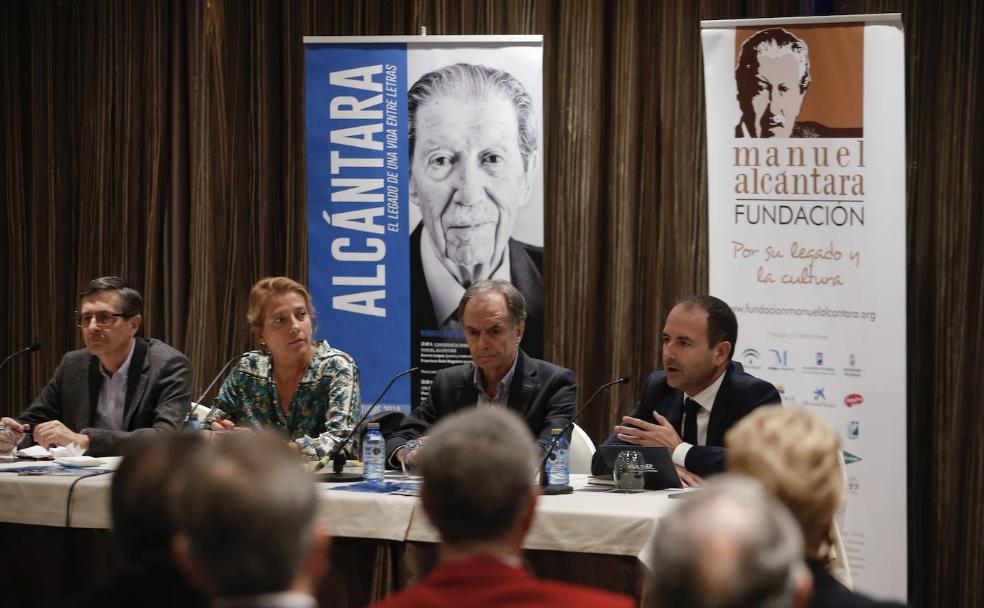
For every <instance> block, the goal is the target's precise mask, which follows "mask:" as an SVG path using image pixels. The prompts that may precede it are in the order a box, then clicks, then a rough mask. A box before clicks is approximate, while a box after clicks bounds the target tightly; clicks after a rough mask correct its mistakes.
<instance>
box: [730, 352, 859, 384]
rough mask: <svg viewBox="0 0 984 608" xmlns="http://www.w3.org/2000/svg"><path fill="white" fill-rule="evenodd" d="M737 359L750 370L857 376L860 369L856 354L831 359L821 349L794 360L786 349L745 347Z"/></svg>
mask: <svg viewBox="0 0 984 608" xmlns="http://www.w3.org/2000/svg"><path fill="white" fill-rule="evenodd" d="M739 361H741V364H742V365H743V366H745V368H746V369H750V370H756V369H768V370H772V371H782V372H795V371H801V372H803V373H805V374H814V375H818V376H836V375H837V374H838V373H840V374H841V375H843V376H848V377H851V378H859V377H860V376H861V371H862V370H861V367H860V366H859V365H858V358H857V355H855V354H854V353H849V354H848V355H847V357H846V358H843V359H840V360H837V361H832V360H830V358H829V357H827V355H826V354H825V353H824V352H823V351H814V352H813V353H812V357H804V358H803V359H802V360H795V359H794V358H793V357H790V354H789V351H788V350H783V349H778V348H769V349H763V350H759V349H757V348H746V349H745V350H743V351H742V352H741V356H740V357H739Z"/></svg>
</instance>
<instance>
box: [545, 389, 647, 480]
mask: <svg viewBox="0 0 984 608" xmlns="http://www.w3.org/2000/svg"><path fill="white" fill-rule="evenodd" d="M628 382H629V378H628V376H622V377H621V378H617V379H615V380H612V381H611V382H608V383H606V384H602V385H601V386H599V387H598V390H596V391H595V392H594V393H593V394H592V395H591V396H590V397H588V400H587V401H585V402H584V405H582V406H581V407H580V408H578V410H577V411H576V412H574V416H573V417H572V418H571V421H570V422H568V423H567V426H565V427H564V430H563V431H561V432H560V433H559V434H557V435H554V438H553V441H551V442H550V447H549V448H547V453H546V454H544V455H543V460H542V461H541V462H540V492H541V493H542V494H547V495H552V494H571V493H572V492H574V488H572V487H571V486H554V485H548V484H547V461H548V460H550V456H551V454H553V451H554V448H555V447H556V446H557V442H558V441H560V438H561V437H563V436H564V435H566V434H567V431H568V430H570V429H571V427H573V426H574V421H576V420H577V417H578V416H580V415H581V412H583V411H584V409H585V408H586V407H588V405H590V404H591V402H592V401H594V400H595V398H596V397H598V395H600V394H601V391H603V390H605V389H606V388H608V387H610V386H614V385H616V384H628Z"/></svg>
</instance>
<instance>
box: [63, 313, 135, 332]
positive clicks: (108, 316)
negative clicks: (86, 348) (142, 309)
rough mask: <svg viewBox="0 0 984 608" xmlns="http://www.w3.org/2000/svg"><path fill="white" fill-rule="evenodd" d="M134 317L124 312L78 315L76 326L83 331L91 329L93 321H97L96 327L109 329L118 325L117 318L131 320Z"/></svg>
mask: <svg viewBox="0 0 984 608" xmlns="http://www.w3.org/2000/svg"><path fill="white" fill-rule="evenodd" d="M132 316H133V315H128V314H126V313H122V312H97V313H95V314H91V315H80V314H78V313H76V315H75V324H76V325H78V326H79V327H81V328H82V329H85V328H86V327H89V325H90V324H91V323H92V320H93V319H95V320H96V325H98V326H99V327H109V326H110V325H112V324H113V323H116V317H123V318H124V319H129V318H130V317H132Z"/></svg>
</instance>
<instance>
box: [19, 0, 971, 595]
mask: <svg viewBox="0 0 984 608" xmlns="http://www.w3.org/2000/svg"><path fill="white" fill-rule="evenodd" d="M818 6H820V7H821V8H822V7H824V6H826V7H832V8H833V10H834V12H837V13H843V14H850V13H868V12H902V13H904V19H905V25H906V31H905V35H906V78H907V95H906V109H907V116H908V120H907V126H906V128H907V155H908V175H907V192H908V204H907V213H908V216H907V217H908V234H907V237H908V249H907V253H908V259H907V262H908V275H909V276H908V285H909V295H908V300H907V302H905V303H902V302H899V303H898V305H899V306H902V305H906V306H907V311H908V320H909V323H908V339H907V341H908V352H909V357H908V361H909V374H908V377H907V382H908V426H909V429H910V430H909V459H908V469H909V479H910V482H909V505H908V509H909V530H908V534H909V564H910V565H909V575H910V576H909V581H910V582H909V588H910V593H911V597H912V600H913V603H914V604H918V605H941V606H944V605H945V606H972V605H979V604H981V603H982V602H984V579H982V577H981V576H980V573H981V572H982V571H984V442H981V441H980V440H979V438H980V437H981V436H984V407H981V406H980V405H979V403H978V402H977V399H979V398H980V396H981V395H982V394H984V371H982V369H984V355H982V352H984V293H982V286H981V284H982V282H981V281H980V280H979V276H980V274H981V269H982V268H984V246H982V240H984V238H982V237H984V234H982V232H984V211H982V208H984V205H982V194H984V170H982V168H984V143H982V142H984V137H982V135H984V118H982V116H984V114H982V112H981V111H980V107H979V106H978V103H980V102H982V101H984V91H982V87H984V78H982V69H981V65H982V58H984V57H982V53H984V5H982V3H978V2H949V3H941V2H931V1H917V0H905V1H903V0H898V1H888V0H885V1H855V2H834V1H830V2H790V1H786V2H783V1H779V0H770V1H766V0H759V1H736V0H732V1H726V0H704V1H701V2H696V1H690V0H676V1H669V0H667V1H662V2H660V1H655V0H652V1H644V0H625V1H605V0H580V1H577V0H543V1H535V0H500V1H490V0H485V1H481V0H476V1H465V0H456V1H452V0H406V1H397V0H361V1H357V0H351V1H335V2H330V1H321V2H319V1H314V0H306V1H284V2H273V1H262V0H253V1H232V0H207V1H205V0H202V1H190V0H186V1H183V2H182V1H173V2H172V1H165V0H159V1H143V2H130V1H126V0H99V1H90V2H70V1H68V0H31V1H14V2H2V3H0V67H2V74H3V78H0V83H2V84H0V86H2V95H0V133H2V140H0V141H2V148H0V154H2V166H0V176H2V181H0V192H2V196H3V200H4V209H3V219H4V223H3V225H2V226H0V234H2V236H3V241H2V244H0V254H2V255H4V260H3V264H2V265H0V288H3V289H4V290H5V294H4V296H3V297H2V298H0V317H2V321H0V331H2V334H0V351H2V353H4V354H5V353H9V352H12V351H13V350H14V349H16V348H18V347H20V346H23V345H25V344H28V343H30V342H31V341H33V340H39V341H41V342H42V343H43V345H44V349H43V350H42V352H40V353H37V354H35V355H32V356H28V357H22V358H20V359H18V360H16V361H14V362H12V364H11V365H10V366H8V367H7V368H6V369H4V370H3V372H2V375H0V397H2V405H0V412H2V413H5V414H13V413H16V412H18V411H19V410H20V409H21V408H22V407H23V406H24V404H26V403H27V402H28V401H29V399H30V398H31V396H33V395H34V394H35V393H36V392H37V391H38V390H39V389H40V387H41V386H42V385H43V383H44V382H45V381H46V380H47V378H48V377H50V375H51V374H52V372H53V371H54V369H55V366H56V365H57V363H58V360H59V358H60V357H61V355H62V354H63V353H64V352H65V351H67V350H69V349H72V348H77V347H79V346H80V339H79V337H78V334H77V332H76V331H75V330H74V328H73V327H72V326H71V316H72V311H73V310H74V309H75V307H76V305H77V302H76V293H77V292H78V289H79V288H80V287H81V285H83V284H84V283H85V281H87V280H88V279H90V278H92V277H94V276H99V275H103V274H119V275H122V276H125V277H127V278H129V279H130V280H131V281H133V282H135V283H136V284H137V285H138V286H140V288H141V289H142V291H143V293H144V297H145V299H146V311H145V325H144V333H145V335H149V336H155V337H159V338H162V339H164V340H166V341H168V342H169V343H171V344H173V345H175V346H176V347H178V348H181V349H183V350H184V351H185V352H186V353H188V355H189V357H190V358H191V359H192V361H193V362H194V365H195V374H196V375H195V386H196V388H200V387H202V386H204V384H205V383H206V382H207V381H208V380H209V378H210V377H211V376H212V375H213V374H215V373H216V372H217V371H218V368H219V366H220V365H221V364H222V362H223V360H224V359H225V358H227V357H229V356H231V355H232V354H234V353H236V352H240V351H242V350H244V349H246V348H247V347H248V345H249V343H250V341H249V335H248V332H247V330H246V326H245V321H244V319H245V307H246V295H247V292H248V289H249V286H250V285H251V284H252V282H253V281H254V280H256V279H257V278H258V277H260V276H263V275H266V274H287V275H291V276H294V277H297V278H299V279H301V280H305V279H306V249H307V243H306V237H305V167H304V141H303V131H304V114H303V112H304V107H303V82H304V77H303V48H302V43H301V37H302V36H304V35H368V34H414V33H417V31H418V28H419V26H421V25H426V26H427V27H428V31H429V33H431V34H532V33H537V34H543V35H544V38H545V47H544V49H545V62H544V71H545V73H544V86H545V88H544V92H545V98H546V115H545V118H544V120H545V130H546V145H545V160H546V167H545V176H546V192H547V203H546V210H545V215H546V234H545V241H546V250H547V259H546V272H545V275H546V277H545V278H546V281H547V284H548V299H547V308H548V310H547V319H548V326H547V348H546V352H547V356H548V358H550V359H552V360H553V361H555V362H557V363H559V364H562V365H565V366H567V367H570V368H572V369H573V370H574V371H575V372H576V373H577V375H578V378H579V381H580V384H581V387H582V392H583V393H585V396H586V393H587V392H588V391H589V390H591V389H592V388H593V387H595V386H597V385H599V384H600V383H601V382H603V381H605V380H607V379H609V378H612V377H615V376H618V375H623V374H624V375H629V376H631V377H632V384H631V385H630V386H627V387H619V388H618V389H617V390H616V391H613V393H612V394H611V395H610V396H609V397H607V400H606V401H604V402H602V403H599V404H598V405H599V406H598V407H597V408H595V409H593V411H591V412H589V413H588V414H587V417H586V418H585V420H584V421H583V425H584V426H585V428H586V429H587V430H588V432H589V433H590V434H591V435H592V436H593V437H594V438H595V439H596V440H600V439H602V438H603V437H604V436H605V435H606V434H607V431H608V429H609V428H610V426H611V424H612V423H613V422H614V421H615V420H616V419H617V417H618V416H619V415H620V414H622V413H624V412H625V411H626V410H627V408H628V407H629V404H630V402H631V400H632V399H633V398H634V395H635V393H636V391H637V390H638V389H639V387H640V386H641V382H642V380H643V379H644V378H645V375H646V374H647V373H648V372H649V371H650V370H652V369H655V368H657V367H659V365H660V361H659V345H660V339H659V336H660V332H661V328H662V322H663V319H664V317H665V315H666V313H667V311H668V310H669V308H670V307H671V305H672V303H673V302H674V300H676V299H677V298H679V297H681V296H683V295H686V294H689V293H693V292H697V291H701V290H704V289H706V286H707V271H706V268H707V262H708V261H707V217H706V187H705V180H706V174H705V160H704V159H705V143H704V122H703V121H704V100H703V83H702V65H701V59H700V46H699V26H698V23H699V21H700V20H701V19H725V18H743V17H766V16H770V17H771V16H791V15H802V14H811V13H812V12H813V11H815V10H816V9H817V7H818ZM363 373H364V374H367V373H371V370H363ZM900 380H901V379H900ZM900 532H901V531H900Z"/></svg>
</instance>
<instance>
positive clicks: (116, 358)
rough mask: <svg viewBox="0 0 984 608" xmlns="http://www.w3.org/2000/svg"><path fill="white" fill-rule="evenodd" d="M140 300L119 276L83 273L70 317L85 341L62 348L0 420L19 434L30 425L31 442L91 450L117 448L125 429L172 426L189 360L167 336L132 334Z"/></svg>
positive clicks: (185, 401) (100, 452) (180, 408)
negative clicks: (27, 397)
mask: <svg viewBox="0 0 984 608" xmlns="http://www.w3.org/2000/svg"><path fill="white" fill-rule="evenodd" d="M142 307H143V299H142V298H141V296H140V293H139V292H138V291H137V290H136V289H134V288H133V287H132V286H131V285H130V284H129V283H127V282H126V281H124V280H123V279H120V278H119V277H102V278H98V279H94V280H92V281H90V282H89V284H88V285H87V286H86V287H85V289H83V290H82V293H81V305H80V307H79V312H78V315H77V319H76V321H77V324H78V325H79V328H80V329H81V330H82V338H83V341H84V342H85V346H86V347H85V348H84V349H81V350H76V351H72V352H70V353H68V354H66V355H65V356H64V357H63V358H62V360H61V363H60V364H59V365H58V369H57V370H55V376H54V377H53V378H52V379H51V380H50V381H49V382H48V384H47V385H46V386H45V387H44V389H42V391H41V394H40V395H38V397H37V399H35V400H34V402H33V403H32V404H31V405H30V406H29V407H28V408H27V409H26V410H24V412H23V413H22V414H21V415H20V416H18V417H17V419H16V420H14V419H12V418H4V419H3V423H4V424H6V425H7V426H8V427H10V428H12V429H14V431H15V432H17V433H18V434H20V435H22V436H23V434H26V433H27V432H29V431H33V435H34V441H35V442H36V443H37V444H39V445H42V446H45V447H48V446H49V445H52V444H55V445H59V446H65V445H69V444H71V443H74V444H75V445H76V446H78V447H80V448H83V449H85V450H86V453H87V454H90V455H92V456H111V455H115V454H119V453H120V450H121V448H122V445H123V443H124V442H125V441H126V440H127V439H128V438H130V437H131V436H132V435H139V434H143V433H150V432H154V431H159V430H171V429H176V428H178V426H179V425H180V424H181V420H182V419H183V418H184V415H185V414H186V413H187V411H188V407H189V405H190V403H191V366H190V364H189V362H188V359H187V357H185V356H184V355H182V354H181V353H180V352H178V351H176V350H175V349H173V348H171V347H170V346H168V345H167V344H165V343H163V342H161V341H159V340H154V339H144V338H138V337H136V334H137V331H138V330H139V329H140V324H141V322H142V320H143V317H142V316H141V312H142ZM21 438H23V437H21Z"/></svg>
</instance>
